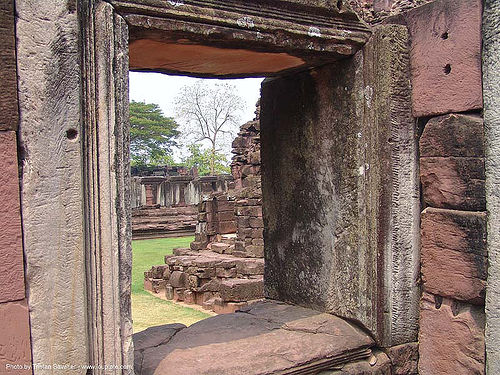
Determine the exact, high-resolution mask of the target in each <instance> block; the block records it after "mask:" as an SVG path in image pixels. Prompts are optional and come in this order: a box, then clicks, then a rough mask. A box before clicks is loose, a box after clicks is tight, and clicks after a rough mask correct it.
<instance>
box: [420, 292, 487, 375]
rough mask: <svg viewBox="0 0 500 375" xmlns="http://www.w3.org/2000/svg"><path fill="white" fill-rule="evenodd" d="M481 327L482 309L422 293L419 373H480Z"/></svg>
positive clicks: (421, 374)
mask: <svg viewBox="0 0 500 375" xmlns="http://www.w3.org/2000/svg"><path fill="white" fill-rule="evenodd" d="M484 324H485V316H484V309H483V308H482V307H476V306H473V305H467V304H461V303H459V302H457V301H453V300H451V299H448V298H441V297H439V296H433V295H432V294H429V293H424V294H423V296H422V301H421V310H420V332H419V344H420V345H419V354H420V359H419V364H418V369H419V374H420V375H448V374H464V375H465V374H484V366H485V356H484V353H485V344H484Z"/></svg>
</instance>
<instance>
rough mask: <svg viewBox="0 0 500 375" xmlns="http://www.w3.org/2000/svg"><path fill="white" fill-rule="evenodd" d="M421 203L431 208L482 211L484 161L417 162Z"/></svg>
mask: <svg viewBox="0 0 500 375" xmlns="http://www.w3.org/2000/svg"><path fill="white" fill-rule="evenodd" d="M420 180H421V182H422V192H423V195H424V202H425V203H426V204H427V205H429V206H431V207H438V208H451V209H457V210H471V211H484V210H485V209H486V194H485V189H484V184H485V176H484V158H466V157H448V158H442V157H430V158H428V157H427V158H421V159H420Z"/></svg>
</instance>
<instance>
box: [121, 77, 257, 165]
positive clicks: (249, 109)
mask: <svg viewBox="0 0 500 375" xmlns="http://www.w3.org/2000/svg"><path fill="white" fill-rule="evenodd" d="M195 79H196V78H191V77H184V76H173V75H166V74H161V73H139V72H130V73H129V80H130V100H135V101H145V102H146V103H155V104H158V105H159V106H160V108H161V109H162V111H163V114H164V115H165V116H167V117H174V118H175V110H174V107H173V106H174V104H173V103H174V98H175V97H176V95H177V94H178V92H179V89H180V88H181V87H182V86H184V85H188V84H191V83H192V82H193V81H194V80H195ZM262 80H263V78H245V79H229V80H228V79H225V80H224V81H225V82H228V83H231V84H234V85H235V86H236V88H237V90H238V94H239V95H240V96H241V97H242V98H243V99H244V101H245V102H246V106H245V110H244V112H243V113H242V114H241V125H243V124H244V123H246V122H247V121H250V120H253V118H254V117H255V114H254V112H255V103H257V100H258V99H259V97H260V84H261V82H262ZM210 81H213V79H210ZM177 122H178V123H180V121H177ZM227 151H228V150H226V153H227ZM228 156H229V158H228V159H230V155H228ZM174 157H175V159H177V161H179V158H180V153H179V152H175V153H174Z"/></svg>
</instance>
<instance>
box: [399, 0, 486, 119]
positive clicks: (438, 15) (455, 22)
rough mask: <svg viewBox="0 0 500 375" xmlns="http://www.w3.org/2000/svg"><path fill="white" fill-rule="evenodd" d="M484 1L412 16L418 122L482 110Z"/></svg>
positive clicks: (446, 1) (447, 1) (441, 4)
mask: <svg viewBox="0 0 500 375" xmlns="http://www.w3.org/2000/svg"><path fill="white" fill-rule="evenodd" d="M481 3H482V2H481V0H463V1H455V0H441V1H435V2H432V3H430V4H427V5H424V6H422V7H420V8H417V9H415V10H413V11H411V12H409V13H408V16H407V24H408V28H409V30H410V35H411V62H412V64H411V75H412V88H413V95H412V101H413V111H414V116H415V117H423V116H430V115H435V114H442V113H448V112H465V111H469V110H472V109H478V108H482V105H483V99H482V84H481V82H482V80H481V75H482V73H481V12H482V5H481Z"/></svg>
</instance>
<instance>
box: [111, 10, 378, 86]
mask: <svg viewBox="0 0 500 375" xmlns="http://www.w3.org/2000/svg"><path fill="white" fill-rule="evenodd" d="M111 3H112V4H113V6H115V7H116V9H117V11H118V12H119V13H120V14H122V15H123V16H124V18H125V19H126V20H127V22H128V24H129V26H130V51H129V52H130V69H131V70H142V71H161V72H167V73H177V74H189V75H196V76H201V77H210V76H219V77H241V76H262V75H264V76H268V75H274V74H276V73H283V72H287V71H294V70H299V69H304V68H306V67H308V66H314V65H321V64H324V63H326V62H328V61H334V60H339V59H342V58H345V57H347V56H351V55H353V54H354V53H356V51H357V50H359V48H360V47H361V46H362V45H364V43H366V41H367V40H368V38H369V37H370V34H371V32H370V29H369V27H368V26H367V25H366V24H365V23H364V22H363V21H361V20H360V19H359V18H358V17H357V15H356V14H355V13H354V12H353V11H352V10H351V9H350V8H349V6H348V5H347V4H343V3H342V2H338V3H337V5H335V4H334V3H333V2H326V1H317V2H304V1H295V0H287V1H275V2H266V1H253V2H245V1H241V0H232V1H210V2H208V1H198V2H193V1H178V0H177V1H158V0H146V1H124V0H121V1H120V0H113V1H111ZM338 7H340V9H338ZM207 39H210V44H207ZM151 50H154V56H153V55H152V54H151ZM146 51H149V52H148V53H146Z"/></svg>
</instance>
